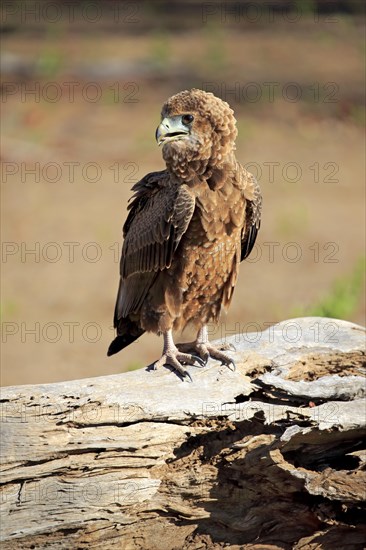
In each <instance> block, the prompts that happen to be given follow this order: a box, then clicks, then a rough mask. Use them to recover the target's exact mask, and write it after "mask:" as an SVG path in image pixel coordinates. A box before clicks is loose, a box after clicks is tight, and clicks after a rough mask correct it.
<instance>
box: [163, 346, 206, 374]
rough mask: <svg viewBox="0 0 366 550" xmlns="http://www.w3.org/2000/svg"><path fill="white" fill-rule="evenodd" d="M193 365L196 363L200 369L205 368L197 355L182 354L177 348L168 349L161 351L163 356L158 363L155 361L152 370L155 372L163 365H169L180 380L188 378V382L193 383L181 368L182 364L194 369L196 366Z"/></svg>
mask: <svg viewBox="0 0 366 550" xmlns="http://www.w3.org/2000/svg"><path fill="white" fill-rule="evenodd" d="M195 363H198V365H199V366H200V367H204V366H205V362H204V361H203V360H202V359H201V357H198V356H197V355H193V354H191V353H182V352H180V351H179V350H178V349H177V348H175V349H171V348H170V349H168V350H164V351H163V355H162V356H161V357H160V359H159V360H158V361H155V363H154V365H153V369H154V370H156V369H158V368H159V367H162V366H164V365H170V366H171V367H173V368H174V369H175V370H176V371H177V373H178V374H180V376H181V377H182V378H189V379H190V381H191V382H193V380H192V377H191V375H190V374H189V372H188V371H187V370H186V369H185V368H184V367H183V364H185V365H192V366H195V367H196V366H197V365H196V364H195Z"/></svg>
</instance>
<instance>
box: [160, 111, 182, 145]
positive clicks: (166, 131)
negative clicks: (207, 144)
mask: <svg viewBox="0 0 366 550" xmlns="http://www.w3.org/2000/svg"><path fill="white" fill-rule="evenodd" d="M189 133H190V129H189V127H188V126H187V125H186V124H183V122H182V115H177V116H172V117H166V118H164V119H163V120H162V121H161V123H160V124H159V126H158V127H157V129H156V133H155V139H156V141H157V142H158V145H162V144H163V143H166V142H167V141H173V140H177V139H182V138H183V137H185V136H186V135H187V134H189Z"/></svg>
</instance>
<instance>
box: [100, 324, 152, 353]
mask: <svg viewBox="0 0 366 550" xmlns="http://www.w3.org/2000/svg"><path fill="white" fill-rule="evenodd" d="M144 332H145V331H144V330H143V329H142V328H141V327H139V326H138V325H137V323H134V322H133V321H131V320H130V319H129V318H128V317H127V318H126V319H121V320H120V321H119V323H118V332H117V336H116V337H115V339H114V340H113V342H111V344H110V345H109V348H108V351H107V355H108V357H109V356H110V355H114V354H115V353H118V352H119V351H121V349H123V348H125V347H127V346H129V345H130V344H132V342H134V341H135V340H137V338H139V337H140V336H141V335H142V334H144Z"/></svg>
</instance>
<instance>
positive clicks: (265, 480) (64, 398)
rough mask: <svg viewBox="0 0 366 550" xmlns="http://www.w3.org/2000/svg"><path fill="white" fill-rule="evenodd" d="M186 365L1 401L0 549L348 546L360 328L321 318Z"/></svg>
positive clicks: (356, 508) (361, 440)
mask: <svg viewBox="0 0 366 550" xmlns="http://www.w3.org/2000/svg"><path fill="white" fill-rule="evenodd" d="M228 342H229V343H231V344H233V345H234V346H235V348H236V351H235V352H233V357H234V359H235V361H236V364H237V370H236V371H235V372H232V371H231V370H229V369H228V368H227V367H224V366H220V365H219V364H218V363H217V362H216V361H210V362H209V364H208V365H207V367H204V368H202V369H196V368H194V367H188V368H189V370H190V373H191V374H192V378H193V383H188V382H182V381H181V380H180V379H179V378H178V377H177V376H176V375H175V374H174V373H172V372H170V371H169V369H161V370H159V371H156V372H152V371H150V370H139V371H134V372H128V373H125V374H121V375H116V376H108V377H101V378H93V379H85V380H75V381H70V382H64V383H58V384H45V385H36V386H16V387H9V388H4V389H3V390H2V395H1V407H2V410H1V413H2V417H1V420H2V422H1V436H2V459H1V460H2V473H1V482H2V500H1V517H2V521H1V537H2V545H1V547H2V548H3V549H17V548H22V549H25V548H37V549H39V548H62V549H69V548H80V549H81V548H107V549H108V548H123V549H128V550H129V549H131V550H132V549H149V550H155V549H156V550H157V549H159V550H165V549H182V548H183V549H191V548H192V549H199V548H208V549H211V548H213V549H215V548H224V547H225V548H232V549H239V548H245V549H246V548H256V549H264V548H268V549H269V548H271V549H277V548H281V549H290V548H294V549H296V550H300V549H301V550H304V549H309V550H310V549H319V548H324V549H330V548H332V549H333V548H347V549H361V548H363V547H364V546H365V541H366V530H365V526H364V517H366V516H365V515H364V513H365V487H366V474H365V462H366V451H365V433H366V429H365V424H366V421H365V416H366V414H365V413H366V407H365V404H366V400H365V393H366V387H365V330H364V329H363V328H362V327H359V326H357V325H353V324H351V323H347V322H345V321H337V320H332V319H322V318H306V319H295V320H290V321H286V322H282V323H279V324H278V325H275V327H271V328H269V329H268V330H266V331H265V332H263V333H258V334H253V333H250V334H242V335H236V336H233V337H231V338H229V339H228Z"/></svg>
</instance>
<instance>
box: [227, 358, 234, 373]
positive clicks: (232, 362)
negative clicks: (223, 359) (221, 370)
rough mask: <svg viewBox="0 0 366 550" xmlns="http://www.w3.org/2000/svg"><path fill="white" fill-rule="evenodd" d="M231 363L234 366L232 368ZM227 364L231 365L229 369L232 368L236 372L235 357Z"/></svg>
mask: <svg viewBox="0 0 366 550" xmlns="http://www.w3.org/2000/svg"><path fill="white" fill-rule="evenodd" d="M231 365H232V367H233V368H231ZM227 366H228V367H229V369H230V370H231V372H235V371H236V363H235V361H234V360H233V359H232V360H231V361H230V363H229V364H227Z"/></svg>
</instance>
